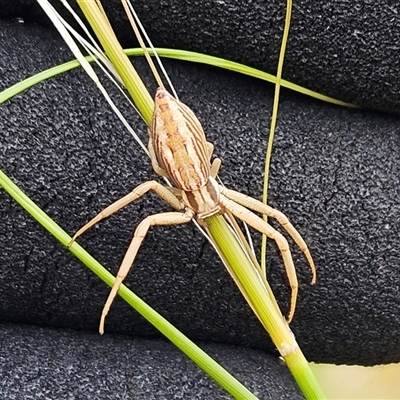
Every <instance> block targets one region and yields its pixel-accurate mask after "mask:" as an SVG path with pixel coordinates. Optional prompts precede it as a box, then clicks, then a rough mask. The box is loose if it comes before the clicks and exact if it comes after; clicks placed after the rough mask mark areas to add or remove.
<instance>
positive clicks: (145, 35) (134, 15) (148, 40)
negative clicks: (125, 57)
mask: <svg viewBox="0 0 400 400" xmlns="http://www.w3.org/2000/svg"><path fill="white" fill-rule="evenodd" d="M121 1H122V2H124V3H126V4H128V7H129V10H130V11H131V13H132V15H133V17H134V18H135V21H136V24H137V25H138V27H139V29H140V30H141V31H142V35H143V36H144V38H145V39H146V41H147V43H148V45H149V47H150V48H151V50H152V51H153V54H154V57H155V58H156V60H157V64H158V66H159V68H160V70H161V72H162V74H163V76H164V78H165V80H166V81H167V82H168V85H169V87H170V89H171V91H172V93H173V95H174V97H175V98H176V99H177V100H179V98H178V94H177V93H176V90H175V88H174V85H173V84H172V81H171V79H170V77H169V75H168V73H167V71H166V70H165V68H164V65H163V63H162V61H161V59H160V57H159V56H158V54H157V51H156V49H155V48H154V46H153V43H152V42H151V40H150V37H149V35H148V34H147V32H146V30H145V29H144V26H143V25H142V23H141V21H140V19H139V17H138V15H137V14H136V11H135V9H134V8H133V6H132V3H131V2H130V0H121Z"/></svg>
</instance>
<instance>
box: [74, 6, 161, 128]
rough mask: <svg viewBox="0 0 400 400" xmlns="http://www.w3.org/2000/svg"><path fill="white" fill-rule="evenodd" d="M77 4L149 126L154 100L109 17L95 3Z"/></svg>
mask: <svg viewBox="0 0 400 400" xmlns="http://www.w3.org/2000/svg"><path fill="white" fill-rule="evenodd" d="M77 3H78V4H79V6H80V7H81V9H82V12H83V13H84V15H85V17H86V19H87V20H88V22H89V24H90V26H91V27H92V29H93V31H94V32H95V34H96V36H97V38H98V39H99V41H100V43H101V45H102V46H103V48H104V50H105V52H106V54H107V56H108V58H109V59H110V60H111V62H112V64H113V65H114V68H115V69H116V70H117V72H118V73H119V75H120V76H121V78H122V80H123V82H124V84H125V86H126V89H127V90H128V92H129V94H130V95H131V97H132V99H133V101H134V102H135V105H136V107H137V108H138V110H139V111H140V114H141V115H142V117H143V118H144V120H145V121H146V123H147V125H150V121H151V118H152V116H153V110H154V100H153V99H152V97H151V96H150V94H149V92H148V90H147V88H146V86H145V85H144V83H143V81H142V79H141V78H140V76H139V74H138V73H137V72H136V70H135V68H133V65H132V63H131V62H130V60H129V58H128V57H127V55H126V54H125V53H124V51H123V49H122V47H121V45H120V44H119V42H118V39H117V37H116V36H115V33H114V31H113V29H112V28H111V26H110V23H109V21H108V19H107V17H106V16H105V15H104V14H103V12H102V10H101V9H100V8H99V6H98V5H97V4H96V3H95V2H94V1H84V0H77Z"/></svg>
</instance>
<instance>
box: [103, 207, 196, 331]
mask: <svg viewBox="0 0 400 400" xmlns="http://www.w3.org/2000/svg"><path fill="white" fill-rule="evenodd" d="M193 216H194V213H193V212H192V211H190V210H187V211H186V212H184V213H180V212H169V213H162V214H155V215H150V216H148V217H147V218H145V219H144V220H143V221H142V222H141V223H140V224H139V225H138V227H137V228H136V230H135V233H134V235H133V239H132V241H131V244H130V245H129V247H128V250H127V252H126V253H125V256H124V259H123V261H122V264H121V266H120V267H119V270H118V273H117V276H116V279H115V282H114V285H113V287H112V288H111V292H110V294H109V295H108V298H107V301H106V304H105V305H104V307H103V311H102V313H101V319H100V327H99V332H100V334H103V333H104V321H105V318H106V316H107V314H108V311H109V310H110V307H111V304H112V302H113V301H114V298H115V296H116V295H117V293H118V290H119V288H120V286H121V284H122V281H123V280H124V279H125V277H126V275H127V274H128V272H129V270H130V269H131V266H132V264H133V262H134V261H135V258H136V254H137V252H138V250H139V247H140V245H141V244H142V242H143V239H144V238H145V237H146V234H147V231H148V230H149V228H150V227H151V226H155V225H180V224H186V223H188V222H190V221H191V220H192V219H193Z"/></svg>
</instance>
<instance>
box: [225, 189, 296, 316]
mask: <svg viewBox="0 0 400 400" xmlns="http://www.w3.org/2000/svg"><path fill="white" fill-rule="evenodd" d="M221 204H222V205H223V206H224V207H225V208H226V209H227V210H228V211H230V212H231V213H232V214H233V215H234V216H235V217H237V218H239V219H240V220H242V221H244V222H246V224H248V225H250V226H252V227H253V228H254V229H256V230H257V231H259V232H261V233H264V234H265V235H267V236H268V237H269V238H271V239H274V240H275V242H276V244H277V246H278V248H279V251H280V253H281V255H282V259H283V264H284V266H285V270H286V275H287V277H288V280H289V284H290V288H291V290H292V296H291V300H290V310H289V315H288V322H290V321H291V320H292V318H293V315H294V310H295V308H296V301H297V292H298V281H297V275H296V269H295V267H294V264H293V259H292V255H291V253H290V248H289V244H288V242H287V240H286V239H285V237H284V236H283V235H282V234H281V233H279V232H278V231H276V230H275V229H274V228H273V227H272V226H271V225H269V224H268V223H267V222H265V221H263V220H262V219H261V218H260V217H258V216H257V215H256V214H254V213H253V212H252V211H250V210H248V209H247V208H245V207H244V206H242V205H240V204H238V203H235V202H234V201H233V200H230V199H228V198H227V197H225V196H223V195H221Z"/></svg>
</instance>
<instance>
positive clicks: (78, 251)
mask: <svg viewBox="0 0 400 400" xmlns="http://www.w3.org/2000/svg"><path fill="white" fill-rule="evenodd" d="M0 186H2V187H3V188H4V190H5V191H6V192H7V193H8V194H9V195H10V196H11V197H12V198H13V199H14V200H15V201H16V202H17V203H18V204H19V205H20V206H21V207H23V208H24V209H25V210H26V211H27V212H28V213H29V214H30V215H31V216H32V217H33V218H34V219H35V220H36V221H37V222H39V223H40V224H41V225H42V226H43V227H44V228H45V229H46V230H47V231H48V232H49V233H50V234H51V235H52V236H54V237H55V238H56V239H57V240H58V241H59V242H60V243H61V244H62V245H64V246H66V245H67V244H68V243H69V241H70V240H71V237H70V236H69V235H68V233H67V232H65V231H64V230H63V229H62V228H61V227H60V226H59V225H58V224H57V223H56V222H54V221H53V220H52V219H51V218H50V217H49V216H48V215H47V214H46V213H45V212H44V211H42V210H41V209H40V208H39V207H38V206H37V205H36V204H35V203H34V202H33V201H32V200H31V199H30V198H29V197H28V196H27V195H26V194H25V193H24V192H23V191H22V190H21V189H19V188H18V186H17V185H15V183H13V182H12V181H11V179H10V178H8V177H7V175H6V174H5V173H4V172H3V171H1V170H0ZM69 250H70V251H71V253H73V254H74V255H75V256H76V257H77V258H78V259H79V260H80V261H82V262H83V263H84V264H85V265H86V266H87V267H88V268H89V269H90V270H91V271H93V272H94V273H95V274H96V275H97V276H98V277H99V278H100V279H101V280H102V281H104V282H105V283H106V284H107V285H108V286H110V287H111V286H112V285H113V284H114V281H115V278H114V277H113V275H112V274H110V273H109V272H108V271H107V270H106V269H105V268H104V267H103V266H102V265H101V264H100V263H99V262H98V261H97V260H95V259H94V258H93V257H92V256H91V255H90V254H89V253H88V252H87V251H86V250H85V249H84V248H83V247H82V246H80V245H79V244H78V243H74V244H73V245H72V246H71V247H70V248H69ZM118 294H119V295H120V296H121V297H122V298H123V299H124V300H125V301H126V302H127V303H128V304H129V305H130V306H131V307H133V308H134V309H135V310H136V311H137V312H139V313H140V314H141V315H142V316H143V317H144V318H146V319H147V321H149V322H150V323H151V324H152V325H153V326H155V327H156V328H157V329H158V330H159V331H160V332H161V333H162V334H163V335H165V336H166V337H167V338H168V339H169V340H170V341H171V342H172V343H173V344H174V345H175V346H176V347H178V348H179V349H180V350H181V351H182V352H183V353H185V354H186V355H187V356H188V357H189V358H190V359H192V360H193V361H194V362H195V363H196V364H197V365H198V366H199V367H200V368H201V369H203V370H204V371H205V372H206V373H207V374H209V375H210V376H211V377H212V378H213V379H214V380H215V381H216V382H217V383H218V384H219V385H220V386H221V387H223V388H224V389H225V390H226V391H227V392H228V393H230V394H231V395H232V396H234V397H235V398H237V399H257V397H255V396H254V395H253V394H252V393H251V392H250V391H249V390H248V389H247V388H246V387H244V386H243V385H242V384H241V383H240V382H239V381H237V380H236V379H235V378H234V377H232V375H230V374H229V373H228V372H227V371H226V370H225V369H223V368H222V367H221V366H220V365H219V364H218V363H217V362H216V361H215V360H213V359H212V358H211V357H210V356H209V355H207V354H206V353H205V352H204V351H203V350H201V349H200V348H199V347H198V346H197V345H196V344H194V343H193V342H192V341H190V340H189V339H188V338H187V337H186V336H185V335H183V334H182V333H181V332H180V331H178V330H177V329H176V328H175V327H174V326H173V325H172V324H170V323H169V322H168V321H167V320H166V319H165V318H163V317H162V316H161V315H160V314H158V313H157V312H156V311H154V310H153V309H152V308H151V307H150V306H149V305H147V304H146V303H145V302H144V301H143V300H141V299H140V298H139V297H138V296H136V295H135V294H134V293H133V292H132V291H131V290H129V289H128V288H127V287H126V286H125V285H122V286H121V288H120V290H119V292H118Z"/></svg>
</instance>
